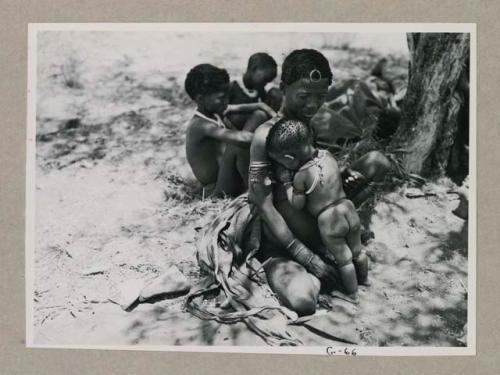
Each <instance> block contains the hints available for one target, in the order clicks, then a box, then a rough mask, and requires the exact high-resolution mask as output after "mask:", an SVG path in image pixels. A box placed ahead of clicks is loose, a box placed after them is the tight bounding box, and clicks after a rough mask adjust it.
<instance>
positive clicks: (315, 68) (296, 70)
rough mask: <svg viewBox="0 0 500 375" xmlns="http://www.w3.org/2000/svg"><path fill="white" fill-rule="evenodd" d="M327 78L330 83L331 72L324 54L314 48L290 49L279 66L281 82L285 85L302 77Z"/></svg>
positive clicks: (331, 78)
mask: <svg viewBox="0 0 500 375" xmlns="http://www.w3.org/2000/svg"><path fill="white" fill-rule="evenodd" d="M302 78H310V79H313V78H315V79H321V78H326V79H328V83H329V84H331V83H332V80H333V74H332V71H331V69H330V64H329V63H328V60H327V59H326V57H325V56H323V54H322V53H321V52H319V51H316V50H314V49H297V50H295V51H292V52H291V53H290V54H289V55H288V56H287V57H286V58H285V61H284V62H283V66H282V67H281V82H283V83H284V84H286V85H291V84H292V83H294V82H296V81H298V80H300V79H302Z"/></svg>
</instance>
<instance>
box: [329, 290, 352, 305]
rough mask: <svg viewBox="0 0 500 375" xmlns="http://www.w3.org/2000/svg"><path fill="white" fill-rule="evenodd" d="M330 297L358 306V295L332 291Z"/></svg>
mask: <svg viewBox="0 0 500 375" xmlns="http://www.w3.org/2000/svg"><path fill="white" fill-rule="evenodd" d="M331 296H332V297H334V298H338V299H341V300H344V301H347V302H350V303H352V304H354V305H357V304H359V298H358V293H352V294H345V293H342V292H341V291H339V290H334V291H333V292H332V293H331Z"/></svg>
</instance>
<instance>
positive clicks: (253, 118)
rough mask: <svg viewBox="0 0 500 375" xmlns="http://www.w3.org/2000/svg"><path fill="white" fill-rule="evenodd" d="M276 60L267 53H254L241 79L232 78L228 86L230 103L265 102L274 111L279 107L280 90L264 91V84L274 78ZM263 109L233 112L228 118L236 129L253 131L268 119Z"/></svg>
mask: <svg viewBox="0 0 500 375" xmlns="http://www.w3.org/2000/svg"><path fill="white" fill-rule="evenodd" d="M276 74H277V65H276V61H274V59H273V58H272V57H271V56H269V55H268V54H267V53H263V52H259V53H254V54H253V55H252V56H250V58H249V59H248V65H247V70H246V72H245V74H244V75H243V78H242V79H241V80H234V81H232V82H231V84H230V87H229V103H230V104H248V103H258V102H262V103H266V104H267V105H269V106H270V107H271V108H272V109H273V110H274V111H276V112H277V111H278V110H279V108H280V107H281V99H282V95H281V91H280V90H279V89H274V90H270V91H269V93H268V92H267V91H266V89H265V87H266V85H267V84H268V83H269V82H271V81H273V80H274V79H275V78H276ZM269 118H270V117H269V115H268V114H267V113H264V111H255V112H252V113H233V114H230V115H228V119H229V120H230V121H231V123H232V124H233V125H234V126H235V127H236V128H238V129H242V130H248V131H254V130H255V129H256V128H257V127H258V126H259V125H260V124H262V123H264V122H265V121H267V120H269Z"/></svg>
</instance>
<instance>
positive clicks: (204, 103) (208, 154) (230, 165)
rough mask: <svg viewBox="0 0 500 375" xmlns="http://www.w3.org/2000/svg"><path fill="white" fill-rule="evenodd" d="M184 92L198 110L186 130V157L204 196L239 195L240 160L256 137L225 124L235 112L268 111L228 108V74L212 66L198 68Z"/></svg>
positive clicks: (255, 106) (246, 106) (259, 106)
mask: <svg viewBox="0 0 500 375" xmlns="http://www.w3.org/2000/svg"><path fill="white" fill-rule="evenodd" d="M185 89H186V92H187V94H188V95H189V97H190V98H191V99H193V100H194V101H195V102H196V105H197V108H196V111H195V113H194V116H193V118H192V119H191V120H190V121H189V123H188V126H187V130H186V156H187V161H188V163H189V165H190V167H191V169H192V171H193V173H194V175H195V177H196V178H197V179H198V181H200V183H201V184H202V185H203V194H204V196H205V195H210V194H215V195H230V196H236V195H238V194H240V193H241V192H243V190H244V189H245V183H244V182H245V181H244V180H243V179H242V176H240V175H239V173H238V170H237V168H236V160H237V159H238V157H246V158H248V157H247V156H245V155H246V154H248V152H249V151H248V147H249V146H250V142H251V140H252V137H253V134H252V133H251V132H248V131H244V130H238V129H234V128H233V129H231V128H230V125H228V123H226V122H225V121H223V119H222V118H223V116H224V114H225V113H230V112H232V111H254V110H257V109H262V110H266V108H267V106H263V104H262V103H255V104H253V105H252V104H244V105H237V106H232V107H231V108H228V96H229V75H228V73H227V71H226V70H224V69H219V68H217V67H215V66H213V65H210V64H201V65H197V66H195V67H194V68H193V69H191V70H190V71H189V73H188V74H187V77H186V80H185Z"/></svg>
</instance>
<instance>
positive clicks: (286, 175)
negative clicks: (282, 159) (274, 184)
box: [274, 164, 293, 184]
mask: <svg viewBox="0 0 500 375" xmlns="http://www.w3.org/2000/svg"><path fill="white" fill-rule="evenodd" d="M274 175H275V177H276V180H278V181H279V182H281V183H282V184H285V183H289V182H292V181H293V171H291V170H289V169H286V168H285V167H284V166H282V165H281V164H277V165H276V167H275V168H274Z"/></svg>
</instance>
